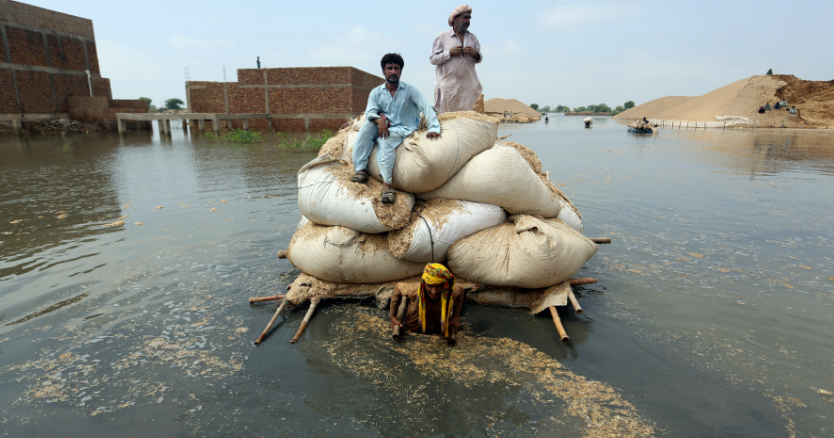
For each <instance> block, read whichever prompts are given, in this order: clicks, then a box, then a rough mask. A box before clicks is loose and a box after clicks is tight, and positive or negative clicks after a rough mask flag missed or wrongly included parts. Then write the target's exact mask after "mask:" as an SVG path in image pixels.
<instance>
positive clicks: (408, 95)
mask: <svg viewBox="0 0 834 438" xmlns="http://www.w3.org/2000/svg"><path fill="white" fill-rule="evenodd" d="M386 83H387V82H386ZM385 85H386V84H382V85H380V86H378V87H376V88H374V89H373V90H371V94H370V96H368V107H367V108H366V109H365V117H367V118H368V120H375V119H378V118H379V115H380V114H385V117H387V118H388V120H390V121H391V126H390V127H389V128H388V130H389V131H391V133H392V134H398V135H401V136H403V137H406V136H408V135H410V134H411V133H412V132H414V131H416V130H417V127H418V126H420V111H422V112H423V115H424V116H425V117H426V122H428V125H429V132H436V133H438V134H440V122H439V121H438V120H437V114H435V113H434V109H433V108H432V107H431V106H429V103H428V102H426V99H425V98H424V97H423V94H422V93H420V91H418V90H417V88H415V87H413V86H411V85H408V84H406V83H405V82H403V81H400V83H399V86H397V91H396V92H394V96H393V97H392V96H391V92H389V91H388V89H387V88H385Z"/></svg>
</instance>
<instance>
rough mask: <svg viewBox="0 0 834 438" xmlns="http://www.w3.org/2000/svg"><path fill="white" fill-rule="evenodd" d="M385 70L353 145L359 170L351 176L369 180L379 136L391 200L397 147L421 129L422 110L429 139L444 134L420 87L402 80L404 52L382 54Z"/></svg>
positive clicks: (385, 184) (386, 200)
mask: <svg viewBox="0 0 834 438" xmlns="http://www.w3.org/2000/svg"><path fill="white" fill-rule="evenodd" d="M381 64H382V73H383V75H384V76H385V83H384V84H382V85H380V86H378V87H376V88H374V89H373V90H371V94H370V96H368V107H367V108H366V109H365V118H366V121H365V124H364V125H362V129H360V130H359V135H357V137H356V142H355V143H354V145H353V167H354V169H355V170H356V174H355V175H354V176H353V178H351V179H350V180H351V181H353V182H356V183H365V182H367V181H368V157H369V156H370V155H371V150H373V148H374V141H376V140H377V139H378V140H379V146H378V150H377V155H376V159H377V163H379V172H380V174H381V175H380V177H381V178H382V182H383V186H382V202H384V203H386V204H390V203H392V202H394V200H395V198H396V192H395V191H394V189H393V188H391V182H392V180H393V171H394V161H395V160H396V158H397V156H396V152H397V147H398V146H399V145H400V144H401V143H402V142H403V140H404V139H405V138H406V137H408V136H409V135H411V133H412V132H414V131H416V130H417V127H418V126H419V125H420V112H421V111H422V112H423V116H425V118H426V122H428V125H429V133H428V134H426V137H427V138H429V139H433V138H439V137H440V122H439V121H438V120H437V115H436V114H435V113H434V110H433V109H432V107H431V106H429V104H428V102H426V99H425V98H423V95H422V94H420V91H419V90H417V88H415V87H412V86H411V85H408V84H406V83H405V82H400V75H401V74H402V69H403V66H404V65H405V62H404V61H403V58H402V56H400V55H398V54H396V53H389V54H387V55H385V56H383V57H382V62H381Z"/></svg>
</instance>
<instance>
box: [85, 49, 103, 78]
mask: <svg viewBox="0 0 834 438" xmlns="http://www.w3.org/2000/svg"><path fill="white" fill-rule="evenodd" d="M87 59H88V60H89V61H90V73H93V74H101V71H99V69H98V52H97V51H96V43H94V42H92V41H87Z"/></svg>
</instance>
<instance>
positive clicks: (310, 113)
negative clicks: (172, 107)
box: [185, 67, 385, 131]
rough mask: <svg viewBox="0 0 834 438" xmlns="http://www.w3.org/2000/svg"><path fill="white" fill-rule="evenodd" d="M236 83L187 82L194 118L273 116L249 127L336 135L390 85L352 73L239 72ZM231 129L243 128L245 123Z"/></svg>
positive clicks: (347, 70)
mask: <svg viewBox="0 0 834 438" xmlns="http://www.w3.org/2000/svg"><path fill="white" fill-rule="evenodd" d="M237 78H238V81H237V82H225V83H224V82H200V81H189V82H186V84H185V89H186V99H187V100H188V102H187V105H188V109H189V112H192V113H221V114H224V113H225V114H269V122H268V121H267V119H254V118H253V119H252V120H250V121H249V127H250V128H252V129H259V130H267V129H269V128H271V129H273V130H276V131H320V130H322V129H329V130H331V131H336V130H338V129H339V128H340V127H341V126H342V125H344V124H345V123H346V122H347V121H348V120H350V119H351V118H353V117H356V116H357V115H359V114H361V113H362V112H363V111H365V106H366V105H367V103H368V95H369V94H370V91H371V90H372V89H373V88H374V87H376V86H378V85H381V84H382V83H383V82H385V80H384V79H382V78H380V77H378V76H374V75H372V74H369V73H365V72H364V71H362V70H358V69H356V68H353V67H309V68H308V67H305V68H269V69H239V70H238V71H237ZM232 123H233V124H234V125H233V126H234V127H235V128H241V127H242V126H243V121H242V120H235V121H233V122H232ZM268 123H271V124H272V126H271V127H270V126H269V125H268Z"/></svg>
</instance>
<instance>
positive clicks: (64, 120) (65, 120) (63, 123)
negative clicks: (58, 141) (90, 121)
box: [61, 117, 70, 132]
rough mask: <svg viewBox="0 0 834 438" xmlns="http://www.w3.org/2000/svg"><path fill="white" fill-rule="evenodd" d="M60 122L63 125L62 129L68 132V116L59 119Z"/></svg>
mask: <svg viewBox="0 0 834 438" xmlns="http://www.w3.org/2000/svg"><path fill="white" fill-rule="evenodd" d="M61 124H62V125H63V128H62V131H64V132H69V127H70V119H69V117H67V118H64V119H61Z"/></svg>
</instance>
